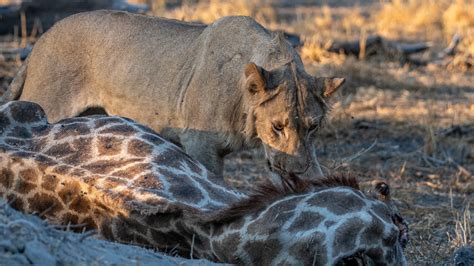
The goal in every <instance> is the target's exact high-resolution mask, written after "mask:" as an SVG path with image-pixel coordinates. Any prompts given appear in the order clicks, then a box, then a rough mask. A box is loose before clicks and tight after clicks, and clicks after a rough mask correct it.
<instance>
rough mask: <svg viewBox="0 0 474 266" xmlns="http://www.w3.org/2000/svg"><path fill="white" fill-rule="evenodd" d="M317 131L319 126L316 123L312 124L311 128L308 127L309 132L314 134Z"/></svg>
mask: <svg viewBox="0 0 474 266" xmlns="http://www.w3.org/2000/svg"><path fill="white" fill-rule="evenodd" d="M318 129H319V124H318V123H315V124H312V125H311V126H309V129H308V131H309V132H314V131H316V130H318Z"/></svg>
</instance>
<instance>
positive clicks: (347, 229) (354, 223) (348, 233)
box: [333, 217, 364, 255]
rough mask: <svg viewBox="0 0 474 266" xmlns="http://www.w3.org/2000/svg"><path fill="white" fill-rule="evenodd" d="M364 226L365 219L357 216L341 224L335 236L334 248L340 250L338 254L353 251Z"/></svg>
mask: <svg viewBox="0 0 474 266" xmlns="http://www.w3.org/2000/svg"><path fill="white" fill-rule="evenodd" d="M363 227H364V221H362V220H361V219H359V218H356V217H354V218H350V219H348V220H347V221H346V222H345V223H343V224H342V225H340V226H339V227H338V228H337V231H336V234H335V236H334V247H333V250H334V251H338V252H339V253H338V254H341V253H346V252H349V251H351V250H352V249H353V248H354V247H355V246H356V240H357V235H358V234H359V232H360V230H361V229H362V228H363ZM362 242H363V241H362ZM334 255H336V254H334Z"/></svg>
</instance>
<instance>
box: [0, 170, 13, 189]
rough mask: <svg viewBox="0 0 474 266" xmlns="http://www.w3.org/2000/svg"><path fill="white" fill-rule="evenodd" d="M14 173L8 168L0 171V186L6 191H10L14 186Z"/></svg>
mask: <svg viewBox="0 0 474 266" xmlns="http://www.w3.org/2000/svg"><path fill="white" fill-rule="evenodd" d="M13 178H14V175H13V172H12V171H11V170H10V169H8V168H2V171H0V184H1V185H2V186H3V187H5V188H6V189H10V188H11V187H12V185H13Z"/></svg>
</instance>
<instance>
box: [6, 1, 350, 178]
mask: <svg viewBox="0 0 474 266" xmlns="http://www.w3.org/2000/svg"><path fill="white" fill-rule="evenodd" d="M343 82H344V79H343V78H326V77H313V76H311V75H309V74H308V73H307V72H306V71H305V69H304V66H303V63H302V60H301V58H300V56H299V55H298V54H297V52H296V51H295V50H294V49H293V48H292V47H291V45H289V43H288V42H286V40H285V39H284V37H282V35H281V34H274V33H271V32H270V31H268V30H267V29H265V28H264V27H263V26H261V25H260V24H259V23H257V22H256V21H255V20H254V19H252V18H250V17H244V16H231V17H224V18H221V19H219V20H217V21H215V22H214V23H212V24H210V25H204V24H197V23H188V22H182V21H177V20H172V19H165V18H158V17H150V16H144V15H137V14H131V13H127V12H122V11H105V10H101V11H92V12H85V13H79V14H76V15H73V16H70V17H68V18H66V19H64V20H61V21H60V22H58V23H57V24H56V25H55V26H53V27H52V28H51V29H50V30H49V31H48V32H46V33H45V34H44V35H43V36H42V37H41V38H40V39H39V40H38V41H37V43H36V45H35V46H34V48H33V50H32V52H31V54H30V55H29V57H28V58H27V60H26V61H25V63H24V64H23V65H22V66H21V67H20V70H19V72H18V73H17V75H16V77H15V78H14V80H13V81H12V84H11V85H10V88H9V90H8V91H7V92H6V94H5V95H4V96H3V99H1V101H0V102H6V101H11V100H16V99H19V100H23V101H32V102H36V103H39V104H40V105H41V106H42V107H43V108H44V110H45V112H46V114H47V116H48V117H49V122H51V123H55V122H57V121H58V120H61V119H64V118H68V117H74V116H78V115H80V114H82V113H84V112H86V113H87V112H88V110H91V109H93V110H97V108H100V109H101V110H103V111H105V112H106V113H107V114H109V115H119V116H124V117H128V118H131V119H133V120H136V121H138V122H139V123H142V124H146V125H148V126H149V127H151V128H152V129H154V130H156V131H157V132H158V133H160V134H162V135H163V136H164V137H165V138H167V139H169V140H170V141H172V142H174V143H176V144H178V145H180V146H181V147H183V148H184V150H185V151H186V153H188V154H189V155H190V156H191V157H193V158H195V159H197V160H199V161H200V162H202V163H203V164H204V165H205V166H206V167H207V168H208V169H209V170H210V171H211V172H213V173H215V174H217V175H221V176H222V173H223V157H224V156H225V155H226V154H228V153H230V152H232V151H236V150H240V149H244V148H253V147H259V146H262V145H263V150H264V153H265V158H266V160H267V162H268V166H269V169H270V170H271V172H272V173H279V174H280V176H284V175H286V174H291V175H296V176H299V177H302V178H315V177H317V176H322V175H323V172H322V170H321V167H320V165H319V163H318V160H317V157H316V148H315V146H314V140H315V138H316V132H317V131H318V129H319V128H320V127H321V126H322V124H323V122H324V118H325V115H326V113H327V111H328V107H329V106H328V99H329V97H330V96H331V95H332V94H333V93H334V92H335V91H336V89H338V88H339V87H340V86H341V85H342V84H343Z"/></svg>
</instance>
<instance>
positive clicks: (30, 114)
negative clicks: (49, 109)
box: [9, 102, 45, 123]
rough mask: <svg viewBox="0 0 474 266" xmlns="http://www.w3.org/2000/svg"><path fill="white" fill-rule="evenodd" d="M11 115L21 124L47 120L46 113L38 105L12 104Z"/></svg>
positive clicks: (26, 103) (29, 103) (28, 103)
mask: <svg viewBox="0 0 474 266" xmlns="http://www.w3.org/2000/svg"><path fill="white" fill-rule="evenodd" d="M9 107H10V114H11V116H12V118H13V119H14V120H16V121H17V122H19V123H33V122H36V121H41V120H43V119H45V114H44V111H43V110H42V109H41V107H40V106H39V105H38V104H35V103H31V102H21V103H20V102H17V103H12V104H10V106H9Z"/></svg>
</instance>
